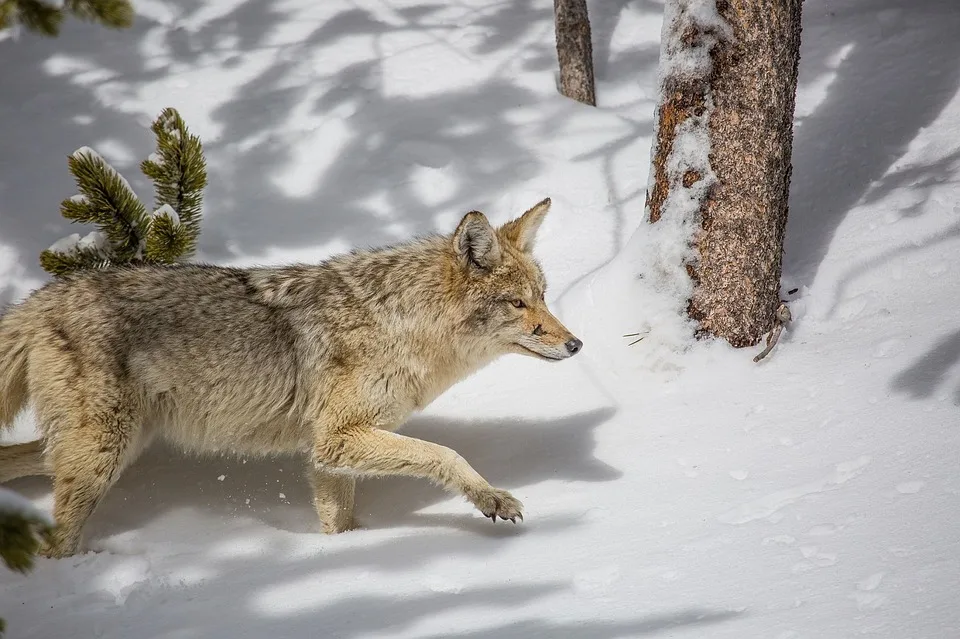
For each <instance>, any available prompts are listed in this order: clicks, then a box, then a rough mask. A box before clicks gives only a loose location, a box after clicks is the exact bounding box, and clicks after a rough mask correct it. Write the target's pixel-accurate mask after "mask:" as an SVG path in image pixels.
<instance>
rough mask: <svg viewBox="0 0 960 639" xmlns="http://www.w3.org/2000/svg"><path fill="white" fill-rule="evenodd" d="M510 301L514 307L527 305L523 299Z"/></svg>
mask: <svg viewBox="0 0 960 639" xmlns="http://www.w3.org/2000/svg"><path fill="white" fill-rule="evenodd" d="M510 303H511V304H513V307H514V308H524V307H525V306H526V304H524V303H523V300H510Z"/></svg>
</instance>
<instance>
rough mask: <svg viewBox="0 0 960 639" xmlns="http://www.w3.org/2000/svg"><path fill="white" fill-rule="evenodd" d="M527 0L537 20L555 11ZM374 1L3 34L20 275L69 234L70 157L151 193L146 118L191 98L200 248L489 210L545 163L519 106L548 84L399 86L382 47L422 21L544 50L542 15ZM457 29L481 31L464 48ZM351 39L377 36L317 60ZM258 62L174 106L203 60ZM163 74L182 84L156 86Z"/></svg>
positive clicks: (443, 220)
mask: <svg viewBox="0 0 960 639" xmlns="http://www.w3.org/2000/svg"><path fill="white" fill-rule="evenodd" d="M527 4H528V12H530V15H532V16H539V15H540V14H541V13H544V12H548V11H549V10H548V9H539V8H537V7H535V6H534V4H533V3H532V2H528V3H527ZM381 10H382V11H388V12H390V19H389V20H387V19H385V18H383V17H382V15H381V16H378V15H374V14H373V13H372V12H371V11H368V10H366V9H361V8H356V7H354V8H347V9H344V10H342V11H339V12H335V13H333V14H332V15H326V14H323V11H322V10H321V9H319V8H318V11H319V12H320V13H321V14H323V15H320V17H319V18H317V17H313V19H312V24H311V23H310V22H309V21H308V20H306V19H300V20H299V21H298V19H297V17H291V15H290V12H289V11H287V10H286V9H284V8H281V7H277V6H274V5H272V4H270V3H261V2H254V1H253V0H247V1H246V2H239V3H237V4H236V5H235V6H233V7H232V8H230V9H229V10H228V11H226V12H224V13H223V14H222V15H217V16H214V17H208V14H209V13H210V11H211V8H210V7H209V6H207V4H206V3H203V2H199V1H197V0H173V1H172V2H169V3H165V9H164V10H163V11H160V9H158V8H157V7H153V8H152V9H151V8H146V7H145V8H144V9H143V10H142V12H139V13H138V15H137V18H136V20H135V24H134V26H133V27H132V28H130V29H128V30H124V31H109V30H104V29H102V28H101V27H98V26H96V25H89V24H85V23H83V22H79V21H70V22H69V23H68V24H67V25H65V27H64V29H63V32H62V34H61V36H60V37H59V38H57V39H55V40H50V39H41V38H35V37H24V38H23V39H21V40H20V41H19V42H15V43H12V42H4V43H0V46H2V47H3V55H4V60H5V65H4V67H5V69H6V71H7V73H6V74H5V78H4V94H5V99H4V100H2V101H0V138H2V139H3V140H4V142H5V143H6V145H7V147H6V148H8V149H9V151H10V152H9V153H8V154H6V155H5V156H4V157H5V159H0V201H2V202H3V205H2V208H3V210H2V213H0V238H2V241H3V243H4V244H8V245H9V246H11V247H15V249H16V251H17V252H18V253H19V255H20V260H21V261H22V263H23V264H24V266H25V267H26V269H27V276H29V277H31V278H35V279H38V280H40V281H42V280H45V279H47V277H48V276H47V274H46V273H45V272H43V271H42V270H41V269H40V267H39V262H38V255H39V253H40V251H41V250H42V249H44V248H46V247H47V246H49V245H50V244H52V243H53V241H55V240H56V239H58V238H59V237H62V236H63V235H66V234H68V233H70V232H72V231H73V230H74V228H72V227H71V225H70V224H69V223H68V222H67V221H66V220H64V219H63V218H62V217H61V216H60V215H59V212H58V211H59V203H60V201H61V200H63V199H64V198H66V197H69V196H70V195H72V194H73V193H74V192H75V186H74V184H73V179H72V177H71V176H70V174H69V172H68V170H67V164H66V156H67V155H68V154H69V153H71V152H72V151H73V150H75V149H76V148H78V147H80V146H85V145H90V146H94V147H95V148H97V149H98V150H99V151H101V152H102V153H103V155H105V156H106V157H107V159H108V161H110V162H111V163H112V164H113V165H114V166H115V167H116V168H117V169H118V170H120V171H121V172H122V173H123V174H124V176H125V177H127V179H128V180H129V181H130V182H131V184H132V186H133V187H134V189H135V190H136V191H137V193H138V194H140V195H141V196H142V197H143V198H144V199H145V200H147V201H148V203H149V202H151V201H152V200H151V198H150V194H151V191H152V186H151V184H150V183H149V182H148V181H147V180H146V178H145V177H144V176H142V175H141V174H140V172H139V168H138V164H139V161H140V160H141V159H143V158H144V157H146V155H147V154H148V153H149V152H151V151H152V150H153V138H152V135H151V134H150V131H149V129H148V128H147V125H148V124H149V121H150V119H151V118H152V117H155V116H156V114H157V113H159V111H160V109H162V108H163V107H165V106H168V105H169V106H175V107H180V108H181V113H182V114H183V115H184V117H185V119H186V120H187V122H188V124H190V125H191V128H192V129H193V131H194V132H195V133H198V134H200V135H201V137H202V139H203V142H204V148H205V151H206V155H207V161H208V173H209V186H208V188H207V191H206V194H205V206H204V218H205V221H204V230H203V233H202V234H201V236H200V240H199V247H198V256H197V257H198V259H203V260H244V259H246V260H258V261H263V260H265V259H266V260H269V252H270V249H271V248H272V247H279V248H285V249H296V248H301V249H305V250H311V249H314V248H315V247H318V246H322V247H326V249H329V250H332V249H334V248H335V249H343V250H346V249H347V248H352V247H355V246H367V245H371V244H380V243H383V242H387V241H395V240H396V239H398V238H400V237H403V238H406V237H408V236H409V235H415V234H421V233H424V232H432V231H435V230H440V229H442V230H444V231H447V230H449V229H448V228H447V227H448V226H449V225H450V224H451V223H454V222H455V220H451V219H449V218H448V217H446V216H456V215H458V214H459V213H462V212H465V211H466V210H469V209H472V208H481V207H484V206H489V205H490V204H491V203H492V202H493V200H495V199H496V198H497V197H499V196H500V194H501V192H502V191H503V190H504V189H509V188H510V187H511V186H512V185H514V184H517V183H518V182H520V181H522V180H524V179H526V178H528V177H530V176H533V175H535V174H536V172H537V171H538V167H539V165H540V159H539V157H538V156H537V154H536V153H535V152H534V151H535V150H534V149H532V148H530V147H529V145H525V144H523V143H522V141H521V140H522V135H521V129H522V127H523V126H524V125H523V124H520V123H518V122H517V121H516V118H515V117H514V114H515V113H516V112H517V111H518V110H522V109H530V108H535V107H536V106H537V105H538V104H540V101H541V97H540V96H538V95H535V94H533V93H532V92H530V91H528V90H526V89H524V88H522V87H520V86H517V85H515V84H513V83H511V82H510V81H509V80H508V79H505V78H503V77H500V76H499V75H498V74H494V75H492V76H488V77H486V78H485V79H480V80H478V81H477V82H475V83H472V84H470V83H468V84H467V85H466V86H465V87H463V88H455V87H451V88H449V89H447V90H443V91H441V92H437V93H432V94H425V95H414V96H411V95H403V94H399V95H398V94H396V92H395V91H393V92H392V91H390V90H389V88H388V87H387V86H385V84H384V77H385V71H384V68H383V66H384V61H385V60H387V59H388V58H389V57H390V55H391V54H396V53H397V52H396V50H395V49H396V43H393V44H392V47H393V49H392V50H391V51H390V52H388V53H385V52H384V51H385V49H386V48H388V47H386V46H385V45H384V42H385V41H386V40H385V38H387V37H389V36H392V35H395V34H422V35H424V36H425V37H429V38H431V39H432V41H433V42H434V43H439V44H440V45H441V46H442V50H443V51H445V52H446V54H449V55H450V56H452V59H466V60H469V59H470V56H471V55H472V54H474V53H485V52H490V51H496V50H500V49H508V48H510V47H523V48H524V49H525V50H528V51H527V53H530V54H532V55H536V54H537V53H538V52H541V53H542V52H543V51H546V50H549V47H550V45H551V42H543V43H539V42H537V43H535V44H534V45H531V44H530V43H529V42H524V41H523V38H525V37H527V38H529V35H530V29H531V28H533V27H531V25H530V24H526V23H525V21H523V20H517V19H516V16H515V14H514V13H512V12H510V11H506V10H494V11H484V12H478V11H476V10H472V9H467V8H464V7H459V6H456V5H445V4H440V3H429V2H428V3H423V4H420V5H415V6H411V7H406V8H402V9H401V8H398V9H396V10H393V9H391V8H389V7H384V8H381ZM443 11H447V12H456V16H457V17H458V19H459V21H458V20H452V19H448V18H447V17H446V16H447V15H448V14H443V15H440V14H441V12H443ZM438 16H440V17H438ZM307 17H310V16H307ZM534 22H535V21H534ZM464 24H466V25H469V26H472V27H481V28H483V29H485V32H486V33H487V34H488V35H487V36H486V37H483V38H481V39H480V40H479V41H476V42H474V43H472V44H462V43H460V41H459V36H460V32H461V31H462V30H463V29H464V28H465V26H463V25H464ZM292 25H295V26H296V27H302V26H303V25H306V28H307V31H306V33H305V35H304V37H302V38H283V37H281V36H280V35H278V34H281V33H283V32H284V30H289V29H290V28H291V27H292ZM457 25H461V26H457ZM359 37H363V38H367V39H368V40H369V42H370V45H371V46H370V52H369V53H367V52H366V51H363V50H361V52H360V53H356V55H355V56H354V57H355V58H356V59H355V61H354V62H353V63H348V62H347V63H345V65H344V66H342V67H341V66H329V65H325V64H324V61H325V60H326V58H327V54H328V53H329V52H332V51H334V50H335V49H336V50H338V51H341V50H342V49H340V47H341V45H342V43H343V42H344V40H346V39H352V40H356V39H357V38H359ZM413 46H416V45H413ZM353 50H354V49H350V51H353ZM446 54H445V55H446ZM338 55H339V54H338ZM339 59H344V58H343V56H342V55H341V56H340V57H339V58H338V60H339ZM346 60H347V61H348V60H349V56H348V57H347V58H346ZM252 61H266V64H261V65H260V68H259V69H258V70H255V72H254V73H249V72H248V71H243V72H242V73H243V74H244V75H249V76H250V79H249V80H247V81H246V82H245V83H244V84H243V85H242V86H240V87H239V88H238V89H237V91H236V93H235V97H234V98H232V99H227V100H223V99H221V97H220V96H218V97H217V99H216V101H215V103H218V102H219V103H221V106H219V107H218V108H214V109H212V111H210V112H202V113H200V114H195V113H192V112H191V111H190V110H189V107H188V108H183V105H181V104H180V102H181V100H179V99H178V97H177V96H178V95H181V94H182V92H183V91H185V90H187V89H185V88H184V87H185V85H186V83H187V82H189V81H190V80H188V79H183V80H180V79H178V78H180V77H181V76H183V77H185V78H189V77H190V74H189V72H190V71H193V70H196V69H202V70H204V71H206V72H209V71H211V70H212V71H216V72H218V73H223V74H237V73H241V71H240V70H241V69H248V68H251V67H252V68H254V69H256V64H253V62H252ZM258 64H259V63H258ZM244 65H247V66H246V67H245V66H244ZM184 74H186V75H184ZM215 76H216V74H213V76H211V77H215ZM304 76H306V77H308V78H309V81H304ZM390 77H391V78H392V77H393V76H390ZM168 79H169V80H168ZM165 82H169V83H171V86H174V88H177V89H178V90H177V91H171V92H169V95H163V91H162V90H161V88H160V87H161V85H162V84H163V83H165ZM177 83H182V84H183V85H184V86H179V85H177ZM199 90H200V91H201V95H202V92H207V93H209V92H210V91H215V90H216V89H209V88H206V87H199ZM144 92H146V93H147V94H149V95H152V94H154V93H157V94H158V96H159V97H158V100H157V101H156V102H155V103H154V101H153V100H152V99H150V100H147V99H144V98H142V97H141V95H142V94H143V93H144ZM183 102H184V104H193V103H195V102H196V98H195V97H194V98H191V99H190V100H183ZM200 102H201V103H202V102H204V100H201V101H200ZM131 104H132V105H133V106H130V105H131ZM145 105H149V106H145ZM138 109H144V110H146V109H149V113H145V112H143V111H138ZM205 118H206V119H205ZM291 176H292V177H291ZM37 184H43V188H34V187H33V186H32V185H37ZM422 184H427V185H429V187H427V188H426V189H424V188H421V186H420V185H422ZM458 209H462V211H461V210H458ZM511 213H515V212H511ZM311 255H312V254H311ZM318 256H321V257H322V255H320V254H319V253H318ZM3 296H4V292H3V291H2V290H0V297H3ZM8 296H9V295H8Z"/></svg>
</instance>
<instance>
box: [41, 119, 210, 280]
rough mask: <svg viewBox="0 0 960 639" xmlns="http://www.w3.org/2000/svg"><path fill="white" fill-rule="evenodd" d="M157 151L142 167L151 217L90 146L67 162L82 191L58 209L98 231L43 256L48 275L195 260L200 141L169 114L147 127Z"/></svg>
mask: <svg viewBox="0 0 960 639" xmlns="http://www.w3.org/2000/svg"><path fill="white" fill-rule="evenodd" d="M150 128H151V130H152V131H153V133H154V135H155V136H156V139H157V150H156V152H155V153H152V154H151V155H150V157H149V158H148V159H146V160H144V161H143V162H141V164H140V170H141V171H143V173H144V175H146V176H147V177H148V178H150V179H151V180H152V181H153V184H154V194H155V206H156V208H155V209H154V210H153V211H152V212H150V211H148V209H147V207H146V206H145V205H144V204H143V202H141V200H140V199H139V198H138V197H137V195H136V193H134V192H133V189H132V188H131V187H130V184H129V183H128V182H127V181H126V180H125V179H124V178H123V176H122V175H120V174H119V173H118V172H117V171H116V170H115V169H114V168H113V167H112V166H110V164H109V163H107V161H106V160H104V159H103V157H101V156H100V155H99V154H98V153H97V152H96V151H94V150H93V149H91V148H89V147H83V148H80V149H77V150H76V151H74V152H73V154H71V155H70V156H69V158H67V164H68V166H69V168H70V173H72V174H73V176H74V179H75V180H76V183H77V188H78V190H79V191H80V193H78V194H77V195H74V196H73V197H70V198H67V199H66V200H64V201H63V202H62V203H61V204H60V213H61V215H63V217H65V218H67V219H68V220H70V221H71V222H79V223H82V224H96V225H97V226H98V227H99V229H100V230H99V231H93V232H91V233H89V234H87V235H86V236H84V237H80V234H79V233H74V234H73V235H70V236H68V237H65V238H63V239H61V240H59V241H58V242H56V243H55V244H54V245H53V246H51V247H50V248H49V249H47V250H45V251H43V252H42V253H41V254H40V265H41V266H42V267H43V268H44V270H46V271H47V272H49V273H52V274H53V275H58V276H59V275H64V274H66V273H70V272H71V271H75V270H77V269H83V268H104V267H107V266H111V265H137V264H173V263H175V262H178V261H181V260H183V259H185V258H188V257H190V256H191V255H193V253H194V251H195V250H196V247H197V238H198V237H199V235H200V210H201V202H202V197H203V189H204V187H205V186H206V185H207V169H206V162H205V160H204V158H203V146H202V145H201V144H200V138H198V137H197V136H195V135H192V134H191V133H190V132H189V131H188V129H187V125H186V124H185V123H184V121H183V118H181V117H180V114H179V113H177V111H176V109H173V108H167V109H164V110H163V112H162V113H161V114H160V115H159V117H157V119H156V120H155V121H154V122H153V124H152V125H151V127H150Z"/></svg>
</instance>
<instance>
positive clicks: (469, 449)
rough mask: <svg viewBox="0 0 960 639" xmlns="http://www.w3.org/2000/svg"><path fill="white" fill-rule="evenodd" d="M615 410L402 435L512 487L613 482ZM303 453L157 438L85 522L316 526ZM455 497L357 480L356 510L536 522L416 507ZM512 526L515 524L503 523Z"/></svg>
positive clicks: (310, 529) (115, 528) (438, 422)
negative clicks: (608, 442) (597, 436)
mask: <svg viewBox="0 0 960 639" xmlns="http://www.w3.org/2000/svg"><path fill="white" fill-rule="evenodd" d="M613 415H614V411H613V410H611V409H602V410H594V411H589V412H586V413H581V414H577V415H571V416H569V417H565V418H560V419H544V420H514V419H503V420H475V421H474V420H470V421H468V420H448V419H440V418H435V417H423V416H421V417H416V418H414V419H411V420H410V422H409V423H408V424H406V425H405V426H404V428H403V430H402V432H403V433H404V434H407V435H410V436H413V437H419V438H422V439H426V440H429V441H434V442H437V443H440V444H443V445H445V446H449V447H450V448H453V449H454V450H456V451H457V452H458V453H460V454H461V455H463V456H464V457H465V458H466V459H467V461H469V462H470V464H471V465H472V466H473V467H474V468H475V469H476V470H477V472H479V473H480V474H481V475H483V476H484V477H485V478H486V479H487V480H488V481H489V482H490V483H491V484H493V485H495V486H498V487H502V488H506V489H510V490H515V489H518V488H521V487H523V486H528V485H531V484H536V483H539V482H543V481H550V480H558V481H564V482H606V481H614V480H616V479H618V478H619V477H621V475H622V473H621V472H620V471H619V470H617V469H615V468H613V467H611V466H609V465H608V464H606V463H604V462H603V461H601V460H599V459H597V458H596V457H594V456H593V453H592V451H593V449H594V447H595V443H594V433H595V431H596V429H597V428H598V427H599V426H600V425H601V424H603V423H604V422H606V421H607V420H609V419H610V418H612V417H613ZM305 468H306V461H305V460H304V459H301V458H299V457H292V456H291V457H278V458H273V459H254V458H243V459H240V458H236V457H231V456H216V457H209V456H206V457H197V456H189V455H182V454H180V453H178V452H177V451H175V450H172V449H171V448H169V447H167V446H165V445H163V444H158V445H156V446H153V447H151V448H150V449H149V450H148V451H146V452H145V453H144V455H143V456H142V457H141V458H140V459H139V460H138V461H137V462H136V463H135V464H133V465H132V466H131V467H130V468H129V469H127V470H126V471H125V472H124V474H123V476H122V477H121V478H120V480H119V481H118V482H117V484H116V485H115V486H114V487H113V488H112V489H111V490H110V492H109V493H108V494H107V497H106V498H105V499H104V502H103V504H101V505H100V506H99V508H98V509H97V512H96V513H95V514H94V516H93V517H91V519H90V522H89V524H88V525H87V527H86V530H85V538H86V539H87V540H95V539H97V538H100V537H105V536H110V535H113V534H118V533H121V532H124V531H129V530H138V529H141V528H144V527H145V526H147V525H148V524H149V523H150V522H151V521H152V520H154V519H156V518H159V517H162V516H164V514H165V513H167V512H171V511H179V510H184V509H189V510H192V511H197V512H207V513H211V514H213V515H215V516H218V517H225V518H230V517H241V518H249V519H253V520H257V521H260V522H262V523H264V524H266V525H267V526H270V527H272V528H276V529H280V530H286V531H290V532H297V533H314V532H317V529H318V523H317V516H316V513H315V512H314V510H313V507H312V494H311V491H310V488H309V485H308V483H307V481H306V479H305V478H304V470H305ZM11 487H12V488H14V489H15V490H17V491H18V492H20V493H21V494H23V495H25V496H27V497H29V498H33V499H36V498H40V497H42V496H44V495H47V494H49V492H50V485H49V481H48V480H46V479H41V478H24V479H20V480H17V481H16V482H11ZM446 499H449V495H448V494H447V493H445V492H444V491H442V490H441V489H440V488H437V487H435V486H433V485H432V484H430V483H429V482H426V481H423V480H413V479H407V478H399V477H391V478H384V479H377V480H372V479H368V480H365V481H362V482H360V483H359V486H358V491H357V501H356V513H357V516H358V519H360V521H361V524H362V525H363V526H364V527H365V528H367V529H377V528H396V527H403V526H413V527H425V526H426V527H445V528H453V529H461V530H468V531H470V532H471V533H481V534H492V535H494V536H499V535H503V534H508V535H515V534H523V531H524V530H526V529H527V528H529V527H531V526H533V527H536V526H538V524H537V522H536V520H535V519H534V520H531V518H530V517H528V518H527V521H526V522H525V523H524V525H522V526H512V525H509V527H505V526H503V525H501V526H497V527H495V526H493V524H491V523H490V522H489V521H487V520H486V519H484V518H483V517H481V516H479V515H476V516H475V515H474V514H473V513H471V514H470V515H466V516H464V515H459V514H450V515H428V514H424V513H420V514H418V513H417V511H419V510H422V509H424V508H426V507H428V506H431V505H434V504H437V503H439V502H441V501H443V500H446ZM541 525H542V524H541ZM506 531H509V532H506Z"/></svg>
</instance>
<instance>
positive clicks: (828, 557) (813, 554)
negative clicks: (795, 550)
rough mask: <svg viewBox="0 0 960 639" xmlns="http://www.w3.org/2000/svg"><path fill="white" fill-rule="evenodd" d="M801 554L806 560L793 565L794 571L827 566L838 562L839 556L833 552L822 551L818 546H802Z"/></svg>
mask: <svg viewBox="0 0 960 639" xmlns="http://www.w3.org/2000/svg"><path fill="white" fill-rule="evenodd" d="M800 554H801V555H803V558H804V559H805V561H801V562H799V563H796V564H794V565H793V568H792V569H791V570H792V571H793V572H794V573H801V572H807V571H810V570H813V569H814V568H826V567H828V566H832V565H834V564H835V563H837V556H836V555H834V554H831V553H825V552H820V549H819V548H817V547H816V546H800Z"/></svg>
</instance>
